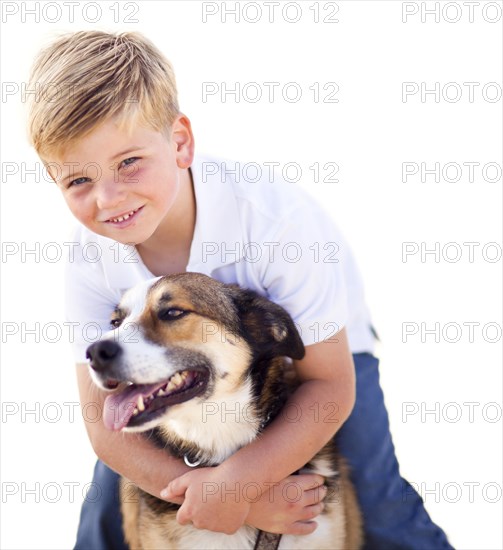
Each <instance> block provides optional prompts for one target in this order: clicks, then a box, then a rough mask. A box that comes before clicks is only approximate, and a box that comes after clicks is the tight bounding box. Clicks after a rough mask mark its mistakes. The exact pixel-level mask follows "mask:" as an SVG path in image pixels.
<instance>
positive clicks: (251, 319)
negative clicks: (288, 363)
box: [226, 284, 305, 359]
mask: <svg viewBox="0 0 503 550" xmlns="http://www.w3.org/2000/svg"><path fill="white" fill-rule="evenodd" d="M226 286H227V288H228V290H229V292H230V294H231V297H232V299H233V301H234V303H235V304H236V307H237V310H238V315H239V317H240V320H241V324H242V327H243V331H244V333H245V334H246V336H247V337H248V338H249V339H250V340H251V341H252V342H253V343H254V344H255V346H254V347H255V349H257V350H258V352H259V354H260V355H270V356H272V357H279V356H286V357H291V358H292V359H302V358H303V357H304V355H305V349H304V344H303V343H302V339H301V338H300V335H299V333H298V331H297V328H296V327H295V324H294V322H293V320H292V318H291V317H290V315H289V314H288V313H287V312H286V311H285V310H284V309H283V308H282V307H281V306H279V305H277V304H275V303H274V302H271V301H270V300H268V299H267V298H264V297H262V296H260V294H257V293H256V292H254V291H253V290H248V289H243V288H241V287H239V286H238V285H234V284H232V285H226Z"/></svg>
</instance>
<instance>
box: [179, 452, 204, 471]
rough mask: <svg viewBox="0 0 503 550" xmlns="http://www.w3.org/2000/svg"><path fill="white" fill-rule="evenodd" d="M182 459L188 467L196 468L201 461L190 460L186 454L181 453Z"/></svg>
mask: <svg viewBox="0 0 503 550" xmlns="http://www.w3.org/2000/svg"><path fill="white" fill-rule="evenodd" d="M183 461H184V462H185V464H187V466H188V467H189V468H197V466H199V464H201V462H202V460H196V461H195V462H191V461H190V460H189V457H188V456H187V455H183Z"/></svg>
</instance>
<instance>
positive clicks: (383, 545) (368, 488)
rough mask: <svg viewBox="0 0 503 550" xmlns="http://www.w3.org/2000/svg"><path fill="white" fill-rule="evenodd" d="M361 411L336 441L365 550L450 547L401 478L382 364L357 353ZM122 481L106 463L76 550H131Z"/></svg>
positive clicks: (98, 467) (84, 517)
mask: <svg viewBox="0 0 503 550" xmlns="http://www.w3.org/2000/svg"><path fill="white" fill-rule="evenodd" d="M353 359H354V363H355V369H356V384H357V386H356V392H357V399H356V404H355V407H354V409H353V411H352V413H351V415H350V417H349V418H348V420H347V421H346V422H345V423H344V425H343V426H342V428H341V429H340V430H339V432H338V433H337V436H336V440H337V445H338V447H339V450H340V451H341V453H342V454H343V455H344V456H345V457H346V459H347V461H348V462H349V464H350V466H351V470H352V480H353V483H354V484H355V487H356V491H357V494H358V499H359V502H360V506H361V508H362V511H363V517H364V526H365V539H366V543H365V550H396V549H410V550H436V549H444V548H450V549H452V546H451V545H450V544H449V543H448V541H447V538H446V536H445V534H444V532H443V531H442V530H441V529H440V528H439V527H438V526H437V525H435V524H434V523H433V522H432V521H431V519H430V516H429V515H428V513H427V512H426V510H425V508H424V506H423V501H422V499H421V497H420V496H419V495H418V494H417V493H416V491H415V490H414V489H413V488H412V487H411V485H410V484H409V483H408V482H407V481H406V480H404V479H402V477H401V476H400V472H399V467H398V462H397V459H396V457H395V449H394V447H393V442H392V439H391V434H390V432H389V422H388V413H387V412H386V408H385V406H384V398H383V393H382V390H381V387H380V385H379V360H378V359H377V358H376V357H374V356H373V355H371V354H369V353H357V354H353ZM118 480H119V476H118V475H117V474H116V473H115V472H113V471H112V470H111V469H110V468H108V467H107V466H106V465H105V464H103V463H102V462H101V461H98V462H97V464H96V467H95V470H94V478H93V482H94V483H96V484H98V486H99V487H100V488H101V491H102V492H101V497H100V498H99V499H97V498H96V499H95V500H96V501H95V502H91V501H87V502H84V504H83V506H82V511H81V515H80V525H79V530H78V534H77V542H76V544H75V550H128V546H127V545H126V543H125V541H124V537H123V534H122V524H121V518H120V512H119V497H118Z"/></svg>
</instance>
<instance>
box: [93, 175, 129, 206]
mask: <svg viewBox="0 0 503 550" xmlns="http://www.w3.org/2000/svg"><path fill="white" fill-rule="evenodd" d="M94 189H95V193H96V204H97V206H98V208H99V209H100V210H106V209H109V208H114V207H115V206H117V205H118V204H119V203H121V202H122V201H123V200H124V199H125V197H126V189H125V187H124V184H123V183H122V182H121V181H114V177H113V175H110V176H103V177H102V178H101V179H100V181H99V182H98V183H97V184H96V185H95V187H94Z"/></svg>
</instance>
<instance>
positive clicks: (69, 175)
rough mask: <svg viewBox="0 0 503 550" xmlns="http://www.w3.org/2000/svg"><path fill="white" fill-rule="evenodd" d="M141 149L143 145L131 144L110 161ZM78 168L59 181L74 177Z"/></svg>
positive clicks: (77, 172) (62, 181)
mask: <svg viewBox="0 0 503 550" xmlns="http://www.w3.org/2000/svg"><path fill="white" fill-rule="evenodd" d="M142 149H145V147H144V146H143V145H132V146H131V147H128V148H127V149H126V150H125V151H121V152H120V153H117V154H115V155H114V156H113V157H111V158H110V162H111V161H113V160H115V159H116V158H117V157H120V156H122V155H127V154H128V153H131V152H132V151H141V150H142ZM80 173H81V172H79V170H75V171H74V172H70V173H69V174H68V175H67V176H65V177H64V178H62V179H61V180H60V181H61V183H64V182H65V181H67V180H69V179H70V178H73V177H75V176H76V175H78V174H80Z"/></svg>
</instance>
